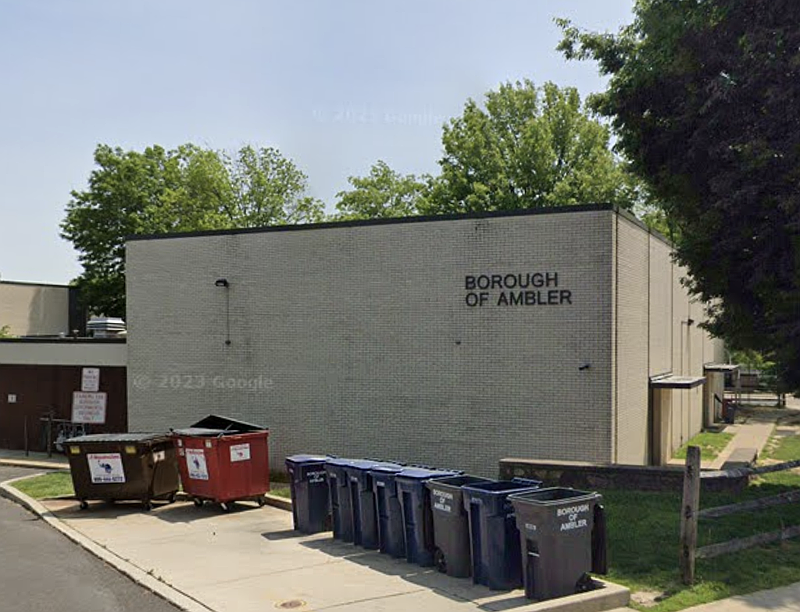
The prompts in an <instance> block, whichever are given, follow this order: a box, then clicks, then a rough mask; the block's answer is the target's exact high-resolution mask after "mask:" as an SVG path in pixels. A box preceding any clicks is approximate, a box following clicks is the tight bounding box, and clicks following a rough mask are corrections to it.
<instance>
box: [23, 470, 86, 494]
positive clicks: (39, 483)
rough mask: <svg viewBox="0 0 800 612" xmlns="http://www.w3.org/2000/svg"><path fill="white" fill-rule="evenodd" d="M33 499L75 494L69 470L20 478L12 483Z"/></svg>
mask: <svg viewBox="0 0 800 612" xmlns="http://www.w3.org/2000/svg"><path fill="white" fill-rule="evenodd" d="M12 486H13V487H14V488H15V489H17V490H19V491H22V492H23V493H25V494H26V495H29V496H31V497H32V498H33V499H47V498H49V497H59V496H61V495H74V494H75V490H74V489H73V488H72V476H71V475H70V473H69V472H50V473H49V474H42V475H41V476H33V477H32V478H26V479H25V480H19V481H17V482H15V483H14V484H13V485H12Z"/></svg>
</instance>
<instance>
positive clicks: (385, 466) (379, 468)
mask: <svg viewBox="0 0 800 612" xmlns="http://www.w3.org/2000/svg"><path fill="white" fill-rule="evenodd" d="M405 469H406V468H404V467H403V466H402V465H398V464H395V463H379V464H378V465H375V466H373V467H371V468H370V469H369V471H370V472H378V473H379V474H399V473H400V472H402V471H403V470H405Z"/></svg>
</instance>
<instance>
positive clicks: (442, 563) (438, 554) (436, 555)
mask: <svg viewBox="0 0 800 612" xmlns="http://www.w3.org/2000/svg"><path fill="white" fill-rule="evenodd" d="M433 566H434V567H435V568H436V569H437V570H439V571H440V572H442V573H443V574H444V573H446V572H447V559H445V556H444V553H443V552H442V549H441V548H438V547H437V548H436V550H434V551H433Z"/></svg>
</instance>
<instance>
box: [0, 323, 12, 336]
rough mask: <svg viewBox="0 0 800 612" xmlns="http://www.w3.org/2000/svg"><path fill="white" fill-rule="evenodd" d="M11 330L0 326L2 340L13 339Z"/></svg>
mask: <svg viewBox="0 0 800 612" xmlns="http://www.w3.org/2000/svg"><path fill="white" fill-rule="evenodd" d="M11 337H12V336H11V328H10V327H9V326H8V325H0V338H11Z"/></svg>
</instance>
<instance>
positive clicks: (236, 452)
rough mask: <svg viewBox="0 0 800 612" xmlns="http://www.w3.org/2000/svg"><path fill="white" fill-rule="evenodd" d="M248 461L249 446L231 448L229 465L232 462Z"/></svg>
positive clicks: (239, 445) (242, 445)
mask: <svg viewBox="0 0 800 612" xmlns="http://www.w3.org/2000/svg"><path fill="white" fill-rule="evenodd" d="M249 460H250V445H249V444H234V445H233V446H231V463H233V462H234V461H249Z"/></svg>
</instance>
